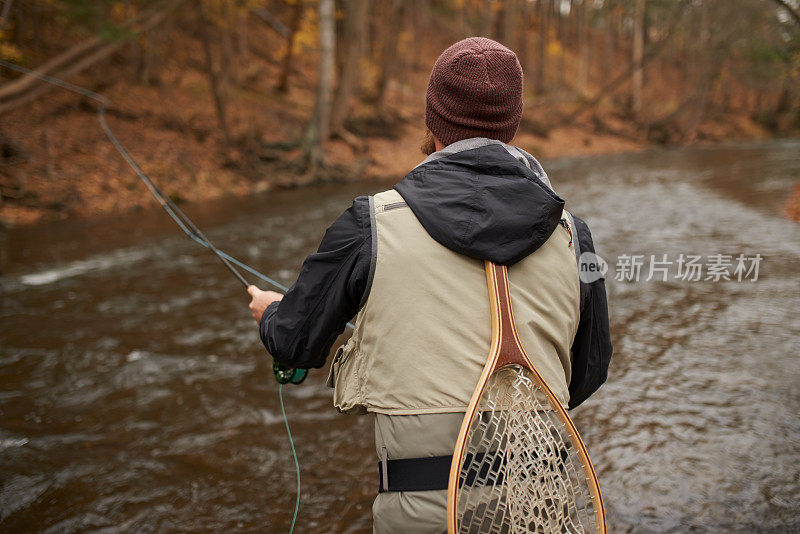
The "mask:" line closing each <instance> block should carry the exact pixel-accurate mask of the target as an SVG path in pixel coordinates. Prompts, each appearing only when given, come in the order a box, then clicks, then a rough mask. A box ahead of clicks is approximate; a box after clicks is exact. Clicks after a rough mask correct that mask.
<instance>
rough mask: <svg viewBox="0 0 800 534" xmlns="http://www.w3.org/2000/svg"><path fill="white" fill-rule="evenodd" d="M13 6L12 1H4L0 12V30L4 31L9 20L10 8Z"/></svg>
mask: <svg viewBox="0 0 800 534" xmlns="http://www.w3.org/2000/svg"><path fill="white" fill-rule="evenodd" d="M13 5H14V0H6V1H5V2H4V3H3V11H2V12H0V30H5V29H6V26H8V22H9V20H11V6H13Z"/></svg>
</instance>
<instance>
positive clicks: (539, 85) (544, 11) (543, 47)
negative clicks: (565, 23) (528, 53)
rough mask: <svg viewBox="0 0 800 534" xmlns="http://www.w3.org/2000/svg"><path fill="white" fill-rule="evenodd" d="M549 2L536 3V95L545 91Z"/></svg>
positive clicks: (545, 0) (542, 0) (541, 0)
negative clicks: (537, 26)
mask: <svg viewBox="0 0 800 534" xmlns="http://www.w3.org/2000/svg"><path fill="white" fill-rule="evenodd" d="M549 3H550V0H538V1H537V2H536V11H537V13H536V14H537V18H538V19H539V54H538V55H539V57H538V61H537V62H536V83H535V85H534V87H535V92H536V94H537V95H543V94H544V92H545V90H546V87H547V86H546V83H545V79H544V77H545V75H546V68H545V64H546V62H547V42H548V31H549V28H548V20H547V19H548V12H549V9H548V5H547V4H549Z"/></svg>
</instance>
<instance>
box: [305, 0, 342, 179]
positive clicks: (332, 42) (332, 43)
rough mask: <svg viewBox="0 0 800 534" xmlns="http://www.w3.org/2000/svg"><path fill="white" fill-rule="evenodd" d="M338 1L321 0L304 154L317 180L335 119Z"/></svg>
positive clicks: (312, 174) (323, 162) (309, 170)
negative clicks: (314, 79) (333, 96)
mask: <svg viewBox="0 0 800 534" xmlns="http://www.w3.org/2000/svg"><path fill="white" fill-rule="evenodd" d="M334 11H335V10H334V0H319V45H320V54H319V78H318V79H317V99H316V103H315V104H314V113H313V115H312V116H311V120H310V121H309V124H308V129H307V130H306V138H305V143H304V152H305V154H306V158H307V161H308V175H309V176H312V177H313V176H315V175H316V174H317V172H318V171H319V169H320V168H321V167H324V166H325V148H324V146H323V143H324V142H325V140H326V139H327V138H328V135H329V131H330V119H331V84H332V82H333V66H334V63H335V62H336V26H335V20H334V15H335V13H334Z"/></svg>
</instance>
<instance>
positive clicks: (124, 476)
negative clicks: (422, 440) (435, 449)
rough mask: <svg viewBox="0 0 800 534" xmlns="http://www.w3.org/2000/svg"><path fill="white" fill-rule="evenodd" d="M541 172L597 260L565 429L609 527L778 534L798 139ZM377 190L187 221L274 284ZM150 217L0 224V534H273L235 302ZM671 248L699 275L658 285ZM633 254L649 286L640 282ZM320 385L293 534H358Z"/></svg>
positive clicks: (794, 431) (188, 247)
mask: <svg viewBox="0 0 800 534" xmlns="http://www.w3.org/2000/svg"><path fill="white" fill-rule="evenodd" d="M546 168H547V169H548V172H549V174H550V176H551V179H552V182H553V185H554V187H555V188H556V190H557V191H558V192H559V193H560V194H561V195H562V196H563V197H564V198H566V199H567V207H568V209H570V210H571V211H573V212H574V213H575V214H577V215H578V216H581V217H583V218H585V219H586V220H587V221H588V222H589V224H590V226H591V228H592V229H593V234H594V238H595V243H596V245H597V250H598V252H599V253H600V255H601V256H602V257H603V258H605V260H606V261H608V263H609V264H610V271H609V273H608V275H607V279H608V280H607V283H608V291H609V298H610V303H611V315H612V335H613V341H614V346H615V356H614V359H613V361H612V366H611V370H610V373H609V378H608V382H607V383H606V385H605V386H603V388H601V390H600V391H599V392H598V393H597V394H596V395H595V396H593V397H592V398H591V399H590V400H589V401H587V402H586V403H585V404H584V405H583V406H581V407H580V408H578V409H577V410H575V411H574V412H573V416H574V420H575V422H576V424H577V426H578V428H579V429H580V430H581V432H582V435H583V437H584V439H585V441H586V443H587V445H588V447H589V451H590V454H591V456H592V458H593V460H594V463H595V467H596V468H597V471H598V475H599V478H600V483H601V487H602V490H603V493H604V497H605V501H606V506H607V509H608V521H609V531H610V532H637V533H640V532H641V533H649V532H676V533H677V532H681V533H682V532H756V531H757V532H798V531H800V417H799V416H798V414H799V413H800V358H798V356H800V354H798V352H799V351H798V341H800V278H799V277H798V274H800V273H799V271H800V269H798V267H800V261H799V260H800V225H797V224H795V223H792V222H790V221H788V220H786V219H785V218H783V217H782V216H781V215H780V207H781V205H782V202H783V199H784V198H785V197H786V196H787V194H788V193H789V191H790V190H791V188H792V187H793V185H794V184H795V183H796V182H797V180H798V179H800V141H796V140H792V141H770V142H763V143H740V144H729V145H724V146H721V147H713V148H692V149H674V150H657V151H647V152H643V153H640V154H632V155H617V156H608V157H594V158H583V159H562V160H558V161H554V162H551V163H550V164H549V165H546ZM385 187H386V185H383V186H382V185H380V184H357V185H346V186H335V187H334V186H328V187H321V188H313V189H305V190H298V191H284V192H275V193H268V194H264V195H261V196H256V197H251V198H247V199H230V200H222V201H217V202H214V203H209V204H203V205H192V206H188V207H187V210H186V211H187V212H188V213H189V215H190V216H192V217H193V218H195V221H196V222H197V223H198V225H199V226H200V227H201V228H204V229H206V231H207V234H208V235H209V237H210V238H211V239H212V240H213V241H214V242H216V243H217V245H218V246H219V247H220V248H222V249H224V250H226V251H227V252H229V253H231V254H233V255H234V256H237V257H239V258H240V259H243V260H244V261H246V262H247V263H249V264H251V265H253V266H254V267H256V268H257V269H259V270H261V271H263V272H265V273H270V274H272V275H274V276H275V277H277V278H278V279H279V280H280V281H282V282H284V283H291V282H292V280H293V278H294V275H295V273H296V272H297V270H298V268H299V265H300V263H301V261H302V259H303V258H304V257H305V255H306V254H308V253H309V252H311V251H312V250H313V249H314V247H315V246H316V244H317V243H318V242H319V240H320V239H321V237H322V233H323V231H324V229H325V228H326V226H327V225H328V224H330V222H332V221H333V220H334V219H335V218H336V216H338V214H339V213H340V212H341V211H342V210H344V209H345V208H346V207H347V206H348V205H349V202H350V199H352V197H354V196H356V195H359V194H369V193H372V192H376V191H378V190H380V189H382V188H385ZM172 224H173V223H172V222H171V221H170V220H169V219H168V218H167V217H166V215H165V214H164V213H163V212H161V211H159V210H158V209H153V210H144V211H139V212H135V213H130V214H126V215H123V216H118V217H103V218H95V219H89V220H80V221H67V222H58V223H49V224H43V225H37V226H33V227H24V228H17V229H12V230H3V231H0V270H1V271H2V274H0V291H2V307H1V308H0V315H1V316H2V323H1V326H0V344H1V345H0V531H4V532H5V531H7V532H27V531H42V532H78V531H88V530H94V529H97V530H104V531H110V532H113V531H116V530H124V531H137V532H156V531H159V532H161V531H191V532H197V531H215V532H219V531H226V530H227V531H231V530H234V531H236V530H239V531H260V532H285V531H288V527H289V524H290V523H291V516H292V509H293V506H294V499H295V491H294V488H295V473H294V467H293V464H292V462H291V456H290V450H289V446H288V442H287V438H286V434H285V431H284V428H283V422H282V419H281V415H280V406H279V403H278V388H277V384H276V383H275V381H274V379H273V378H272V374H271V359H270V358H269V357H268V355H267V354H266V353H265V351H264V349H263V347H262V346H261V345H260V342H259V340H258V336H257V331H256V328H255V323H254V322H253V320H252V319H251V318H250V316H249V313H248V311H249V310H248V309H247V302H248V298H247V296H246V295H245V294H244V293H243V291H242V289H241V287H240V286H239V285H238V283H237V282H236V281H235V279H234V278H233V277H231V275H230V274H229V273H228V272H227V271H226V270H225V269H224V267H222V266H221V265H220V264H219V263H218V261H217V260H216V259H215V258H214V257H213V256H211V255H210V254H209V253H208V252H207V251H205V250H203V249H202V248H200V247H198V246H197V245H196V244H194V243H192V242H190V241H189V240H188V239H186V238H185V237H183V236H182V235H181V234H179V233H178V232H177V231H176V229H175V228H174V226H172ZM681 254H683V255H684V256H685V257H687V258H688V256H689V255H700V256H702V260H701V263H702V264H703V265H704V266H705V268H706V271H704V272H703V273H702V278H701V280H698V281H690V280H680V279H676V278H675V275H676V274H677V267H678V266H677V263H676V262H677V261H678V259H679V257H680V255H681ZM717 254H722V255H725V256H733V259H734V263H735V258H736V256H738V255H739V254H743V255H745V258H746V259H751V258H753V257H755V255H756V254H760V255H761V261H760V263H759V264H758V266H759V271H758V278H757V280H753V278H755V273H754V271H751V272H750V274H749V276H745V277H744V280H743V281H741V282H740V281H737V280H736V276H733V277H732V278H733V279H732V280H729V281H725V280H719V281H715V280H714V279H713V278H714V277H713V276H712V278H711V279H709V280H705V278H706V275H707V273H709V272H710V271H708V268H709V264H710V263H712V259H711V258H709V257H710V256H714V255H717ZM653 255H655V259H656V260H658V261H659V262H660V261H662V260H664V259H665V258H664V257H663V256H664V255H666V256H667V257H666V260H667V261H672V262H673V264H672V265H671V266H669V267H668V271H669V272H668V280H667V281H663V280H662V274H660V273H662V271H659V270H656V271H655V274H656V275H657V276H654V277H653V278H654V279H651V280H649V281H648V280H647V278H648V275H649V269H650V266H651V265H653V266H655V265H656V264H654V263H653V262H652V261H651V260H652V259H653V258H652V256H653ZM633 256H642V258H641V259H642V260H643V267H642V271H641V277H640V278H639V280H638V281H637V280H635V277H633V276H629V275H630V272H628V271H626V270H625V265H626V262H628V261H634V262H635V261H636V260H635V259H634V260H630V259H629V257H633ZM626 258H628V259H626ZM659 265H660V266H661V267H664V266H665V265H666V264H659ZM748 266H749V267H752V266H753V262H752V261H750V263H749V264H748ZM618 268H619V270H618ZM731 270H732V269H731ZM745 274H747V273H745ZM617 278H619V279H617ZM262 287H263V284H262ZM324 377H325V373H324V372H323V371H315V372H313V373H312V375H311V377H310V378H309V379H308V380H307V381H306V383H304V384H303V385H301V386H291V387H288V388H285V389H284V393H285V399H286V409H287V412H288V416H289V421H290V424H291V426H292V430H293V431H294V434H295V439H296V444H297V451H298V454H299V456H300V461H301V473H302V493H301V496H302V508H301V511H300V515H299V518H298V523H297V529H296V531H297V532H315V533H316V532H319V533H326V532H331V533H333V532H336V533H338V532H369V531H370V529H371V502H372V499H373V497H374V494H375V491H376V489H377V474H376V472H375V458H374V454H375V453H374V446H373V441H372V439H373V438H372V421H371V419H370V418H369V417H355V416H344V415H339V414H337V413H336V412H335V410H334V409H333V408H332V406H331V392H330V390H328V389H327V388H325V386H324Z"/></svg>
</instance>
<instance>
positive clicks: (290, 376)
mask: <svg viewBox="0 0 800 534" xmlns="http://www.w3.org/2000/svg"><path fill="white" fill-rule="evenodd" d="M0 65H2V66H4V67H6V68H8V69H11V70H14V71H17V72H20V73H22V74H25V75H28V76H34V77H36V78H39V79H40V80H42V81H44V82H47V83H50V84H52V85H56V86H58V87H61V88H63V89H66V90H67V91H71V92H73V93H77V94H79V95H81V96H85V97H87V98H90V99H92V100H94V101H95V102H96V103H97V104H98V108H97V115H98V119H99V121H100V126H101V127H102V128H103V132H104V133H105V134H106V136H107V137H108V139H109V141H111V143H112V144H113V145H114V148H116V149H117V151H118V152H119V153H120V155H121V156H122V157H123V159H124V160H125V161H126V162H127V163H128V165H130V167H131V168H132V169H133V171H134V172H135V173H136V176H137V177H138V178H139V179H140V180H141V181H142V182H143V183H144V185H145V186H146V187H147V189H148V190H149V191H150V193H151V194H152V195H153V197H154V198H155V199H156V200H157V201H158V203H159V204H160V205H161V207H162V208H163V209H164V211H166V212H167V215H169V216H170V217H171V218H172V220H173V221H174V222H175V224H177V225H178V227H179V228H180V229H181V230H182V231H183V233H184V234H186V235H187V236H188V237H189V238H191V239H192V240H194V241H195V242H196V243H198V244H200V245H202V246H203V247H205V248H207V249H208V250H209V251H211V253H212V254H214V255H215V256H216V257H217V258H218V259H219V260H220V261H221V262H222V264H223V265H225V267H227V268H228V270H229V271H230V272H231V273H232V274H233V275H234V276H235V277H236V279H237V280H238V281H239V283H241V284H242V286H244V288H245V289H247V288H248V287H249V286H250V283H248V282H247V280H246V279H245V278H244V276H242V274H241V273H240V272H239V271H238V270H237V269H236V267H234V264H235V265H237V266H239V267H240V268H242V269H244V270H246V271H248V272H249V273H251V274H253V275H255V276H258V277H259V278H260V279H262V280H263V281H265V282H267V283H268V284H271V285H272V286H274V287H276V288H277V289H280V290H282V291H284V292H286V291H288V288H287V287H286V286H285V285H283V284H281V283H279V282H278V281H276V280H274V279H272V278H270V277H269V276H266V275H265V274H262V273H260V272H258V271H257V270H255V269H253V268H252V267H250V266H249V265H247V264H245V263H243V262H241V261H239V260H237V259H236V258H234V257H232V256H231V255H229V254H226V253H225V252H223V251H221V250H219V249H218V248H217V247H216V246H215V245H214V244H213V243H212V242H211V240H210V239H209V238H208V237H207V236H206V235H205V234H204V233H203V231H202V230H200V228H198V227H197V225H196V224H194V222H192V220H191V219H190V218H189V217H188V216H187V215H186V214H185V213H184V212H183V210H181V209H180V208H179V207H178V206H177V205H176V204H175V202H173V200H172V199H171V198H170V197H169V196H167V195H165V194H164V192H163V191H161V189H160V188H159V187H158V186H157V185H156V184H155V183H154V182H153V181H152V180H151V179H150V177H149V176H147V174H146V173H145V172H144V171H143V170H142V168H141V167H140V166H139V164H138V163H136V160H134V159H133V157H132V156H131V155H130V153H129V152H128V150H127V149H126V148H125V146H124V145H123V144H122V143H121V142H120V140H119V139H118V138H117V136H116V135H115V134H114V132H113V131H112V130H111V127H110V126H109V125H108V121H107V120H106V110H107V109H108V107H109V106H110V105H111V102H110V101H109V100H108V99H107V98H106V97H104V96H103V95H100V94H98V93H95V92H94V91H90V90H89V89H86V88H84V87H80V86H77V85H75V84H71V83H69V82H66V81H64V80H61V79H60V78H55V77H53V76H49V75H47V74H44V73H40V72H36V71H33V70H30V69H27V68H25V67H20V66H19V65H15V64H14V63H9V62H7V61H4V60H0ZM273 372H274V374H275V378H276V379H277V380H278V382H280V383H281V384H286V383H289V382H292V383H294V384H299V383H300V382H302V381H303V380H304V379H305V377H306V376H307V374H308V370H307V369H295V368H291V367H287V366H284V365H283V364H280V363H278V362H274V364H273Z"/></svg>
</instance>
